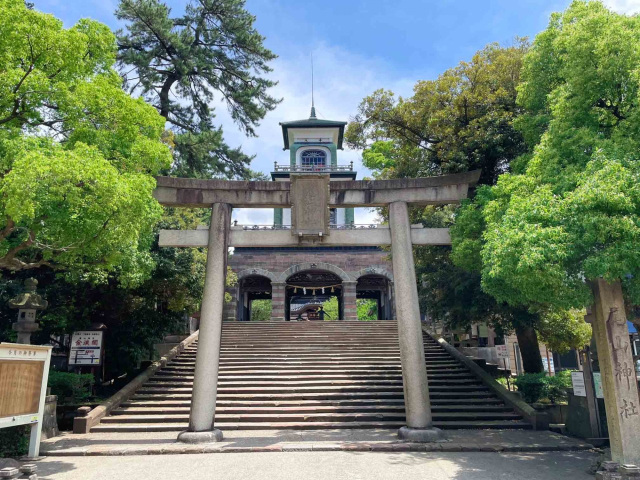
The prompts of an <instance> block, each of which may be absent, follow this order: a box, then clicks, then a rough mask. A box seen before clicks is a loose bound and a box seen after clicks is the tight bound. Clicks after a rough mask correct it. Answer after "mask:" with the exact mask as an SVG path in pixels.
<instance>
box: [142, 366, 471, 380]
mask: <svg viewBox="0 0 640 480" xmlns="http://www.w3.org/2000/svg"><path fill="white" fill-rule="evenodd" d="M219 378H223V379H224V380H228V381H233V380H243V381H253V380H258V381H267V380H269V381H271V380H281V381H282V380H320V379H326V380H370V379H379V380H391V379H400V380H402V372H400V371H395V372H379V371H357V370H356V371H354V372H344V371H338V372H334V371H332V372H318V371H316V372H308V373H305V372H300V371H295V370H289V371H288V372H287V373H284V372H279V373H278V374H275V375H274V373H273V372H263V373H260V372H256V371H251V370H250V371H244V372H231V373H226V372H225V373H223V374H220V376H219ZM151 380H152V381H160V380H163V381H172V382H192V381H193V372H189V373H185V372H180V373H178V372H175V371H169V370H165V369H163V370H160V371H159V372H157V373H156V374H155V376H154V377H152V379H151ZM429 380H434V381H435V380H474V381H477V378H476V377H475V376H473V375H472V374H471V373H468V372H465V371H462V372H460V373H449V374H440V373H432V372H429Z"/></svg>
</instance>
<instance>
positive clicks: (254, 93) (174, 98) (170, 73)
mask: <svg viewBox="0 0 640 480" xmlns="http://www.w3.org/2000/svg"><path fill="white" fill-rule="evenodd" d="M244 3H245V2H244V1H243V0H200V1H198V2H195V1H190V2H189V3H188V4H187V6H186V9H185V12H184V13H183V15H181V16H171V9H170V8H169V7H168V6H167V5H166V4H165V3H163V2H161V1H159V0H121V1H120V5H119V7H118V10H117V11H116V16H117V17H118V19H120V20H124V21H125V22H126V28H125V30H123V31H121V32H119V33H118V48H119V52H118V61H119V63H120V65H121V68H122V70H123V71H124V72H125V82H126V84H127V87H128V88H129V89H130V91H131V92H137V91H141V92H142V93H143V95H144V97H145V98H146V99H147V101H148V102H149V103H151V104H152V105H154V106H155V107H156V108H157V110H158V112H159V113H160V115H162V117H164V118H165V119H166V120H167V123H168V125H169V127H170V129H171V132H172V141H173V143H174V145H175V155H174V164H173V168H172V173H173V174H175V175H178V176H184V177H205V178H209V177H212V176H226V177H228V178H231V177H236V176H240V177H247V176H250V171H249V170H248V168H247V165H248V164H249V162H250V161H251V157H248V156H246V155H245V154H243V153H242V152H241V150H240V149H239V148H231V147H229V146H228V145H227V144H226V143H224V141H223V135H222V129H221V128H220V127H217V126H215V124H214V121H213V119H214V111H213V108H212V107H211V103H212V102H213V101H214V99H216V98H218V99H222V100H224V102H225V103H226V106H227V108H228V110H229V113H230V114H231V117H232V118H233V120H234V121H235V122H236V123H237V124H238V125H239V127H240V128H241V129H242V130H243V131H244V132H245V133H246V134H247V135H251V136H253V135H255V127H256V126H257V125H258V124H259V121H260V120H261V119H262V118H263V117H264V116H265V114H266V113H267V112H269V111H270V110H273V109H274V108H275V106H276V105H277V104H278V100H276V99H275V98H273V97H272V96H270V95H269V94H268V93H267V90H268V89H269V88H270V87H272V86H273V85H275V82H273V81H271V80H268V79H266V78H264V76H263V75H264V74H267V73H269V72H270V71H271V68H270V67H269V66H268V62H269V61H271V60H273V59H274V58H275V57H276V56H275V55H274V54H273V53H272V52H271V51H270V50H268V49H267V48H265V47H264V46H263V40H264V38H263V37H262V36H261V35H260V34H259V33H258V32H257V31H256V29H255V28H254V26H253V23H254V21H255V18H254V17H253V16H251V15H250V14H249V13H248V12H247V11H246V10H245V8H244Z"/></svg>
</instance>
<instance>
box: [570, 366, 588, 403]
mask: <svg viewBox="0 0 640 480" xmlns="http://www.w3.org/2000/svg"><path fill="white" fill-rule="evenodd" d="M571 384H572V385H573V394H574V395H575V396H576V397H586V396H587V388H586V387H585V385H584V374H583V373H582V372H571Z"/></svg>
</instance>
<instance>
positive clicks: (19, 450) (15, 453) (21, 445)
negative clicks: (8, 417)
mask: <svg viewBox="0 0 640 480" xmlns="http://www.w3.org/2000/svg"><path fill="white" fill-rule="evenodd" d="M28 451H29V427H28V426H27V425H20V426H18V427H8V428H2V429H0V458H15V457H22V456H23V455H26V454H27V453H28Z"/></svg>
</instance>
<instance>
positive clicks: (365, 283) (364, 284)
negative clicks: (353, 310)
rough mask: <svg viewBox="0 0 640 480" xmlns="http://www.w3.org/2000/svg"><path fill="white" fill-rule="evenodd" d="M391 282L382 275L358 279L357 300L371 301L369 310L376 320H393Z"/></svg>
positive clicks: (368, 275)
mask: <svg viewBox="0 0 640 480" xmlns="http://www.w3.org/2000/svg"><path fill="white" fill-rule="evenodd" d="M391 291H392V288H391V281H390V280H389V279H388V278H387V277H386V276H384V275H381V274H366V275H362V276H360V277H358V282H357V283H356V299H357V300H370V301H371V302H370V304H371V305H369V308H371V309H372V312H371V313H372V316H375V319H376V320H391V319H392V318H393V306H392V304H391V299H392V297H391Z"/></svg>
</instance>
